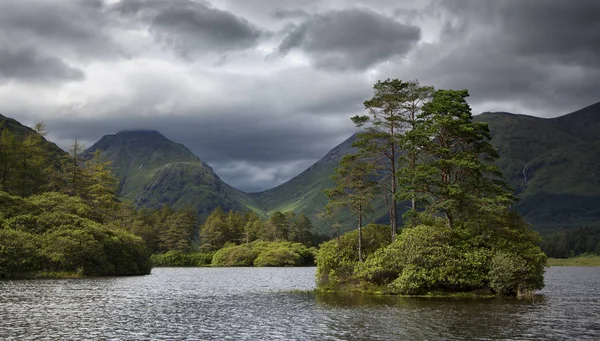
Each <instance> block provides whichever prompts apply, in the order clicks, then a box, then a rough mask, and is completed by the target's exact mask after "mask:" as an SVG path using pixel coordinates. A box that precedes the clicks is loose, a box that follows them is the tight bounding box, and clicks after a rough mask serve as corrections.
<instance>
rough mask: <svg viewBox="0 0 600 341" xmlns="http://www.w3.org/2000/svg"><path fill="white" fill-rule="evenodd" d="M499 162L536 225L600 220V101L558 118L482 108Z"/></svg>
mask: <svg viewBox="0 0 600 341" xmlns="http://www.w3.org/2000/svg"><path fill="white" fill-rule="evenodd" d="M475 119H476V120H477V121H481V122H487V123H488V124H489V127H490V130H491V132H492V136H493V138H492V144H493V145H494V147H496V149H497V150H498V152H499V154H500V160H499V162H498V164H499V166H500V168H501V170H502V172H503V173H504V175H505V177H506V178H507V179H508V181H509V183H510V184H511V185H512V187H513V188H515V190H516V193H517V194H518V197H519V199H520V201H519V203H518V204H517V206H516V209H517V210H518V211H519V212H520V213H521V214H522V215H523V216H525V218H526V219H527V221H529V222H530V223H532V224H534V226H536V227H537V228H538V229H542V228H549V227H556V226H561V225H564V226H567V225H568V226H573V225H578V224H593V223H597V222H598V221H599V220H600V148H599V147H600V103H598V104H594V105H592V106H589V107H586V108H584V109H582V110H579V111H576V112H574V113H571V114H568V115H564V116H561V117H557V118H551V119H543V118H535V117H531V116H525V115H514V114H509V113H502V112H496V113H484V114H481V115H479V116H476V118H475Z"/></svg>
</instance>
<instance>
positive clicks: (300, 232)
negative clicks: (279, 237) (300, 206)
mask: <svg viewBox="0 0 600 341" xmlns="http://www.w3.org/2000/svg"><path fill="white" fill-rule="evenodd" d="M312 229H313V224H312V221H311V220H310V218H308V217H307V216H306V215H304V214H299V215H297V216H295V217H294V219H293V220H292V221H291V222H290V231H289V235H288V240H289V241H291V242H296V243H302V244H304V245H307V246H310V245H311V244H312V239H313V236H312V232H311V231H312Z"/></svg>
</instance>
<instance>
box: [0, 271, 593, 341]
mask: <svg viewBox="0 0 600 341" xmlns="http://www.w3.org/2000/svg"><path fill="white" fill-rule="evenodd" d="M314 272H315V269H314V268H198V269H169V268H159V269H154V270H153V271H152V274H151V275H149V276H143V277H121V278H100V279H84V280H35V281H3V282H0V339H2V340H81V339H89V340H96V339H101V340H106V339H109V340H439V339H503V340H523V339H528V340H549V339H552V340H561V339H562V340H586V339H587V340H600V287H599V286H598V283H600V268H576V267H553V268H549V269H548V270H547V274H546V285H547V286H546V289H544V290H543V291H542V292H541V293H542V294H543V297H542V298H540V299H538V300H536V301H534V302H526V301H517V300H511V299H487V300H477V299H423V298H421V299H419V298H412V299H407V298H397V297H364V296H363V297H347V296H336V295H318V296H315V295H313V294H312V293H309V292H306V291H310V290H312V289H313V288H314ZM303 291H304V292H303Z"/></svg>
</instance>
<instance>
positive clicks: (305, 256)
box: [254, 242, 315, 266]
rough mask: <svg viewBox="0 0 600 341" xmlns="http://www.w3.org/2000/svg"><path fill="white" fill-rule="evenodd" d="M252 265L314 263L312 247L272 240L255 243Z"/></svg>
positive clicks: (301, 264) (300, 264) (299, 264)
mask: <svg viewBox="0 0 600 341" xmlns="http://www.w3.org/2000/svg"><path fill="white" fill-rule="evenodd" d="M254 249H255V250H257V251H258V252H259V253H258V256H257V257H256V259H255V260H254V266H303V265H313V264H314V253H315V249H314V248H310V249H309V248H307V247H306V246H305V245H303V244H301V243H293V242H273V243H266V244H265V243H264V242H262V243H260V244H258V243H257V244H256V246H255V248H254Z"/></svg>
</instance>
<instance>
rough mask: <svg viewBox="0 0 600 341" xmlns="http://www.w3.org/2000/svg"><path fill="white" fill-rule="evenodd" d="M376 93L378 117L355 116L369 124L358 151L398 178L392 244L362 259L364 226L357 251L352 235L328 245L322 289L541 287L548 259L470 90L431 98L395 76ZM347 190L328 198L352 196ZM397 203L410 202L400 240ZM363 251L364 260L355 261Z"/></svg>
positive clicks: (393, 188)
mask: <svg viewBox="0 0 600 341" xmlns="http://www.w3.org/2000/svg"><path fill="white" fill-rule="evenodd" d="M374 90H375V91H374V93H375V96H374V97H373V98H372V99H370V100H368V101H366V102H365V107H366V108H367V109H369V110H370V116H355V117H353V118H352V119H353V121H354V122H355V123H356V124H357V125H359V126H362V125H363V124H365V123H367V122H370V123H371V126H369V127H367V128H366V131H365V132H364V133H363V134H362V135H359V139H358V141H357V142H356V143H355V144H354V145H355V146H356V147H357V148H359V150H360V153H359V154H357V157H360V158H362V160H363V162H375V164H376V165H379V166H380V167H379V168H377V167H375V169H378V170H379V172H378V174H381V173H382V172H383V173H385V172H390V174H389V177H387V178H384V179H385V180H384V181H383V183H384V184H385V185H384V186H383V187H382V188H383V190H384V191H385V193H386V194H387V195H391V196H392V197H391V200H387V202H388V204H389V209H390V221H391V229H392V239H394V241H393V242H392V243H391V244H390V245H388V246H384V245H381V246H379V247H378V248H376V249H374V250H372V251H371V252H369V255H368V257H367V259H366V261H365V262H364V263H361V262H360V249H361V243H360V240H361V238H360V232H361V231H360V228H359V229H358V232H357V233H359V238H358V242H356V243H355V244H358V245H350V244H351V243H349V242H351V240H349V238H351V234H350V233H348V234H346V235H344V236H343V237H341V238H338V240H337V243H336V242H334V241H330V242H328V243H325V244H324V245H323V247H322V248H321V250H320V252H319V254H318V257H317V265H318V268H317V282H318V285H319V287H320V288H322V289H326V290H338V289H339V288H343V287H344V286H346V285H350V286H355V287H356V286H357V285H358V286H359V287H360V286H362V287H373V286H385V287H386V288H387V289H386V290H388V291H390V292H394V293H398V294H408V295H415V294H427V293H430V292H437V291H442V292H470V291H487V292H490V291H493V292H495V293H496V294H498V295H521V294H522V293H524V292H532V291H534V290H537V289H540V288H542V287H543V274H544V266H545V264H546V257H545V255H544V254H543V253H542V252H541V250H540V248H539V247H538V246H537V245H538V244H539V237H538V236H537V235H536V234H535V233H533V232H532V231H531V230H530V229H529V226H528V225H527V224H525V223H524V221H523V220H522V218H521V217H519V216H518V215H517V214H515V213H512V212H510V209H509V207H510V205H511V204H514V202H515V199H514V197H513V195H512V191H511V190H510V189H509V188H508V186H507V184H506V183H505V181H504V179H503V177H502V173H501V172H500V171H499V169H498V167H497V166H496V165H495V164H494V161H495V160H496V159H497V158H498V154H497V152H496V150H495V149H494V148H493V146H492V145H491V143H490V142H489V141H490V139H491V135H490V131H489V129H488V126H487V125H486V124H485V123H478V122H473V120H472V115H471V108H470V107H469V105H468V103H467V102H466V100H465V98H466V97H467V96H468V91H467V90H458V91H457V90H437V91H435V92H432V91H433V89H432V88H427V87H419V86H418V83H416V82H414V83H410V82H409V83H405V82H401V81H399V80H389V79H388V80H386V81H380V82H377V83H376V84H375V86H374ZM429 99H430V100H429ZM411 100H412V101H413V102H412V103H410V102H411ZM414 101H418V105H417V103H415V102H414ZM423 101H426V102H425V103H424V102H423ZM400 148H403V149H404V153H403V155H402V156H401V153H400ZM350 158H352V156H349V157H346V158H345V159H343V160H342V162H341V166H340V167H342V166H344V162H345V161H346V160H348V159H350ZM381 165H383V168H381ZM338 182H339V181H338ZM390 182H391V183H390ZM398 186H400V188H401V189H398ZM347 187H351V186H348V185H347V184H344V186H342V187H341V188H337V189H333V190H330V191H329V192H328V194H329V195H330V196H331V197H333V198H334V199H336V200H338V201H339V197H345V198H346V200H350V197H351V196H350V195H348V193H344V192H345V191H346V188H347ZM331 194H336V195H331ZM388 199H389V198H388ZM336 200H334V201H333V202H332V204H331V205H334V204H336ZM396 200H410V201H411V207H410V209H409V211H408V213H407V214H406V215H405V217H406V218H409V221H408V222H407V224H405V225H406V227H405V229H404V230H403V231H402V233H401V234H400V235H398V236H397V238H395V236H396V234H395V232H396V225H395V223H396V219H395V213H396V205H395V202H396ZM326 208H327V207H326ZM327 211H328V212H330V213H331V212H332V211H335V210H332V209H329V210H327ZM417 224H420V225H417ZM359 225H360V220H359ZM409 226H412V227H409ZM355 250H358V255H359V256H358V259H356V258H354V259H353V258H352V253H353V252H355Z"/></svg>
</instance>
